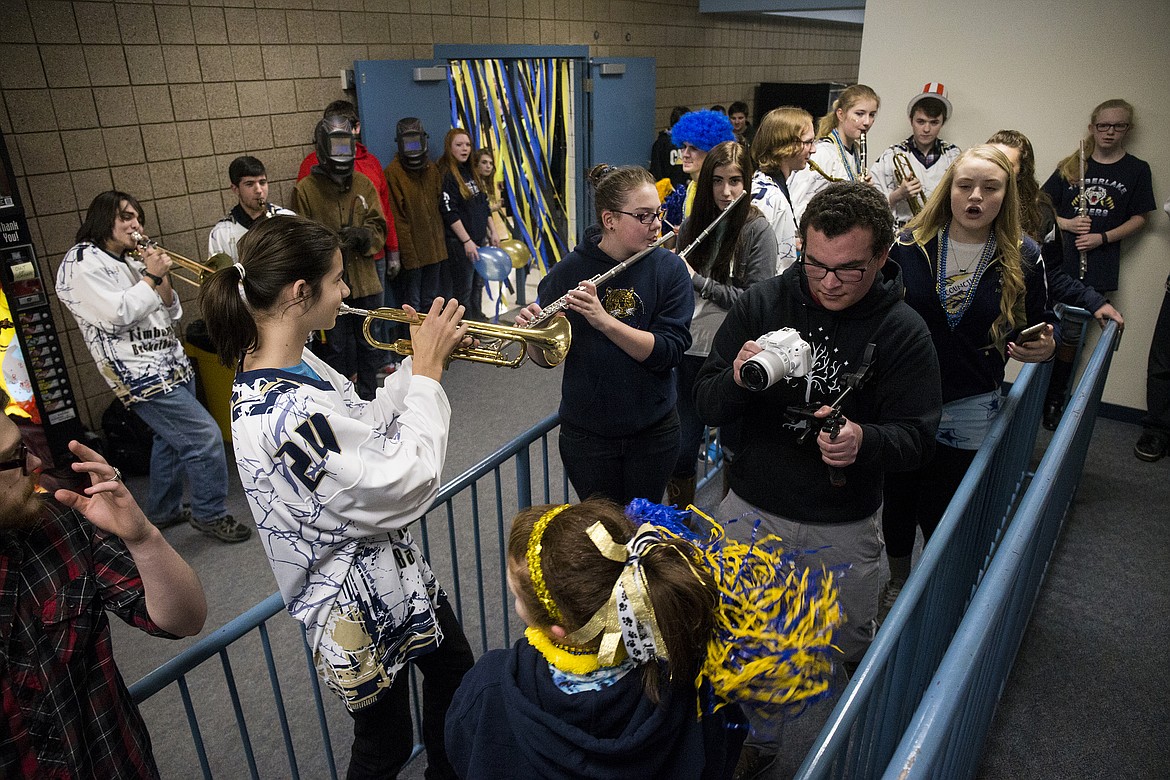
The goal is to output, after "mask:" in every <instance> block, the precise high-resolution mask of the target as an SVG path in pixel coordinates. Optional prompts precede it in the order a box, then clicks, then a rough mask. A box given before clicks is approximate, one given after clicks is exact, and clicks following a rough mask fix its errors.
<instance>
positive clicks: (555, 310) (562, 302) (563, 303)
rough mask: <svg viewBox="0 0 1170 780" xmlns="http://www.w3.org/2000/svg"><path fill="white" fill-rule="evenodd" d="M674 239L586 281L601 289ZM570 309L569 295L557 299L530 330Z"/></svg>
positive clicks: (667, 237)
mask: <svg viewBox="0 0 1170 780" xmlns="http://www.w3.org/2000/svg"><path fill="white" fill-rule="evenodd" d="M737 200H738V199H737ZM733 205H734V204H733ZM729 210H730V209H729ZM672 238H674V231H673V230H672V231H670V232H669V233H666V234H664V235H663V236H662V237H661V238H659V239H658V240H657V241H655V242H654V243H653V244H651V245H650V246H648V247H646V248H645V249H643V250H642V251H641V252H638V253H637V254H635V255H632V256H630V257H627V258H626V259H625V260H623V261H621V262H620V263H618V264H617V265H615V266H614V267H613V268H611V269H609V270H608V271H604V272H602V273H599V274H598V275H597V276H594V277H593V278H592V279H587V280H586V281H589V282H592V283H593V286H594V287H600V286H601V285H603V284H605V283H606V282H608V281H609V280H610V279H612V278H614V277H615V276H617V275H618V274H620V273H621V272H622V271H624V270H626V269H627V268H629V267H630V266H631V265H633V264H634V263H636V262H638V261H639V260H641V259H642V258H643V257H645V256H646V255H648V254H650V253H651V252H653V251H654V250H655V249H657V248H658V247H660V246H662V245H663V244H665V243H666V242H667V241H669V240H670V239H672ZM576 289H578V290H580V289H581V287H580V285H578V286H577V288H576ZM568 307H569V294H568V293H565V294H564V295H562V296H561V297H560V298H557V299H556V300H555V301H553V302H552V303H550V304H549V305H548V306H545V307H544V308H543V309H541V310H540V314H538V315H536V317H534V318H533V319H532V321H531V322H529V323H528V328H539V327H541V326H542V325H544V323H546V322H548V321H549V320H551V319H552V318H553V317H555V316H556V315H557V314H560V313H561V312H562V311H564V310H565V309H567V308H568ZM519 330H521V331H524V330H527V328H520V329H519Z"/></svg>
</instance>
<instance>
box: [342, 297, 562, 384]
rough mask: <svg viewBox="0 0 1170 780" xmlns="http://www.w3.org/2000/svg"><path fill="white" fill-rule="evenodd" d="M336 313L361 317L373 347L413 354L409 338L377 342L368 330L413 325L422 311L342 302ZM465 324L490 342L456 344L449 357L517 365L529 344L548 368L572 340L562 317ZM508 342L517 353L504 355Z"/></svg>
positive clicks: (472, 333) (419, 318)
mask: <svg viewBox="0 0 1170 780" xmlns="http://www.w3.org/2000/svg"><path fill="white" fill-rule="evenodd" d="M338 314H356V315H358V316H359V317H365V318H366V321H365V323H364V324H363V325H362V335H363V336H365V337H366V342H367V343H368V344H369V345H370V346H371V347H374V348H376V349H384V350H387V351H389V352H396V353H398V354H399V355H413V354H414V349H413V348H412V347H411V343H410V340H409V339H398V340H397V341H391V342H386V341H379V340H378V339H377V338H376V337H375V336H374V335H373V334H372V333H371V332H370V328H371V327H372V326H373V324H374V322H376V321H378V320H384V321H389V322H404V323H407V324H414V323H415V322H421V321H422V320H425V319H426V315H425V314H419V315H416V316H417V319H416V318H415V316H412V315H410V314H407V313H406V311H404V310H403V309H389V308H382V309H358V308H355V307H353V306H346V305H345V304H344V303H343V304H341V308H340V309H338ZM467 326H468V327H467V332H468V334H470V335H471V336H473V337H475V338H476V339H483V340H485V341H490V342H491V344H490V345H488V346H471V347H457V348H456V349H455V351H454V352H452V353H451V358H450V359H451V360H470V361H471V362H473V363H487V364H488V365H492V366H506V367H508V368H519V366H520V364H521V363H523V362H524V359H525V358H526V357H528V350H527V347H528V345H533V346H536V347H537V348H539V349H540V351H541V354H542V355H543V357H544V360H545V362H546V363H548V365H549V366H550V367H551V366H555V365H557V364H558V363H560V362H561V361H562V360H564V359H565V355H567V354H568V353H569V345H570V344H571V343H572V341H573V331H572V327H571V326H570V325H569V321H568V320H566V319H564V318H563V317H562V318H561V319H559V320H555V321H553V322H550V323H548V324H547V325H544V326H542V327H539V328H533V327H528V328H517V327H511V326H508V325H496V324H493V323H490V322H474V321H471V322H468V323H467ZM509 344H519V345H520V351H519V354H516V355H509V354H507V352H506V350H507V347H508V345H509Z"/></svg>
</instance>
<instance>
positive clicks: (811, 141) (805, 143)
mask: <svg viewBox="0 0 1170 780" xmlns="http://www.w3.org/2000/svg"><path fill="white" fill-rule="evenodd" d="M800 145H801V146H806V147H809V146H816V145H817V139H815V138H810V139H808V140H807V141H805V140H801V142H800Z"/></svg>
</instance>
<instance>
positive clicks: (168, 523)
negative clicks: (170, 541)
mask: <svg viewBox="0 0 1170 780" xmlns="http://www.w3.org/2000/svg"><path fill="white" fill-rule="evenodd" d="M193 519H194V518H192V517H191V510H190V509H188V508H187V507H183V508H182V509H180V510H179V511H178V512H176V513H175V514H173V515H171V516H170V517H168V518H167V519H165V520H159V521H158V522H156V523H155V524H154V525H155V527H156V528H158V529H159V530H160V531H161V530H163V529H164V528H171V527H173V526H176V525H179V524H181V523H189V522H191V520H193Z"/></svg>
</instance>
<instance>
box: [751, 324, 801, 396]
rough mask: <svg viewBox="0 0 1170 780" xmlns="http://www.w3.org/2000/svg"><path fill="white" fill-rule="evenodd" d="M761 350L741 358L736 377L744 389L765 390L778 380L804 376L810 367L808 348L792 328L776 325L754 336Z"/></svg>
mask: <svg viewBox="0 0 1170 780" xmlns="http://www.w3.org/2000/svg"><path fill="white" fill-rule="evenodd" d="M756 343H757V344H759V345H760V346H761V347H763V348H764V351H763V352H759V353H757V354H755V355H753V356H752V357H751V358H750V359H748V360H746V361H744V364H743V366H741V367H740V369H739V376H740V379H742V380H743V384H744V387H746V388H747V389H748V390H755V391H756V392H759V391H760V390H767V389H768V388H769V387H771V386H772V385H774V384H776V383H777V382H779V381H780V380H781V379H784V378H785V377H790V376H796V377H800V376H804V375H805V374H807V373H808V370H809V368H811V367H812V349H811V348H810V347H809V345H808V342H807V341H805V340H804V339H802V338H801V337H800V334H799V333H797V332H796V331H795V330H793V329H792V328H780V329H779V330H774V331H772V332H771V333H765V334H764V335H763V336H760V337H759V338H758V339H756Z"/></svg>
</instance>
